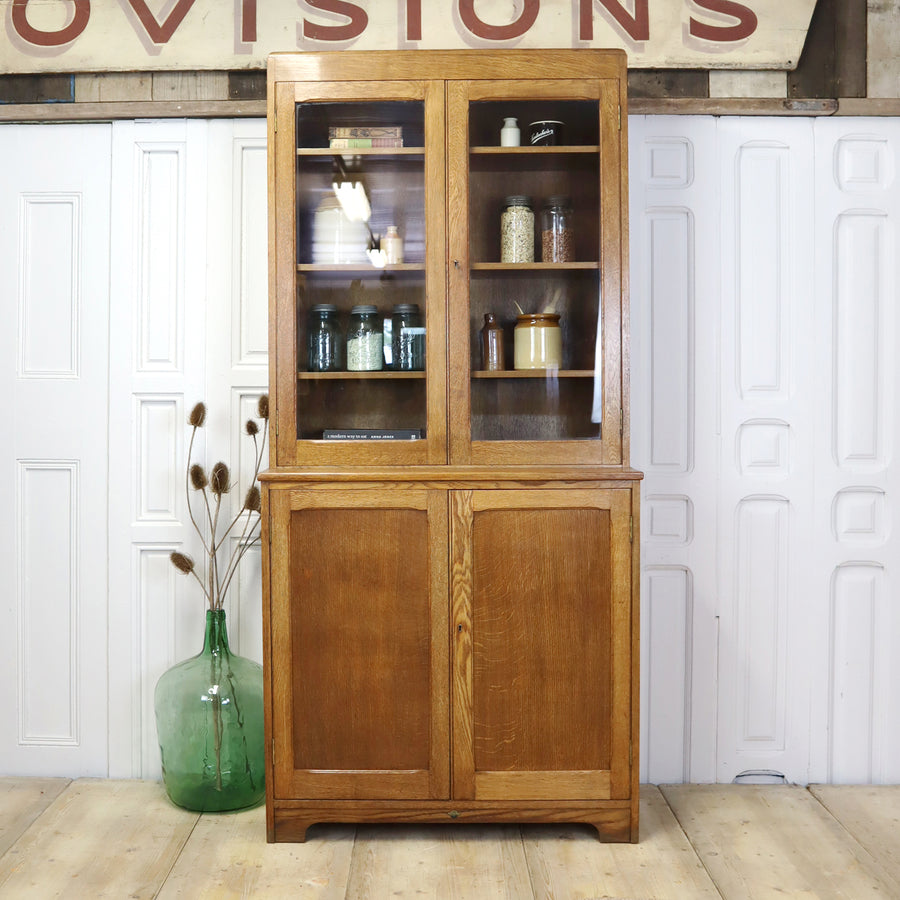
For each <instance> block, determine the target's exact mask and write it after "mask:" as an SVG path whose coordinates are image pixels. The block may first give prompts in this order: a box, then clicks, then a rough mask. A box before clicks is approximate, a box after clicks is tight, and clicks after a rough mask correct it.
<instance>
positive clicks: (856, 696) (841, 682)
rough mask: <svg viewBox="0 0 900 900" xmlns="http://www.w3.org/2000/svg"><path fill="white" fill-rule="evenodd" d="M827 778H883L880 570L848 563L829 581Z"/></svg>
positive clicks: (883, 597) (883, 663) (882, 579)
mask: <svg viewBox="0 0 900 900" xmlns="http://www.w3.org/2000/svg"><path fill="white" fill-rule="evenodd" d="M831 604H832V605H831V633H832V643H831V659H830V669H831V685H830V687H831V695H830V697H831V727H830V729H829V730H830V743H829V757H830V766H829V781H830V782H833V783H845V784H854V783H863V784H867V783H870V782H872V781H875V782H880V781H883V780H884V772H883V770H882V765H883V758H882V757H883V754H882V749H887V748H886V747H883V736H884V730H883V726H884V723H885V713H886V709H885V705H884V697H885V695H886V692H887V684H886V681H885V676H886V675H887V674H888V670H887V659H886V658H885V653H886V651H887V650H888V646H887V641H886V640H885V636H886V634H887V633H888V629H887V626H888V609H887V597H886V590H885V575H884V570H883V569H882V567H881V566H879V565H870V564H860V563H848V564H847V565H844V566H841V567H839V568H838V569H837V570H836V571H835V573H834V577H833V579H832V597H831Z"/></svg>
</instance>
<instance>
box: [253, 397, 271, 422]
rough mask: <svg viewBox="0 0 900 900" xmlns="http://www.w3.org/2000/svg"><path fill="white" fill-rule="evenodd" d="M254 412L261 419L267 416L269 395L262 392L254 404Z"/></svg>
mask: <svg viewBox="0 0 900 900" xmlns="http://www.w3.org/2000/svg"><path fill="white" fill-rule="evenodd" d="M256 412H257V414H258V415H259V417H260V418H261V419H268V418H269V395H268V394H263V395H262V397H260V398H259V403H257V404H256Z"/></svg>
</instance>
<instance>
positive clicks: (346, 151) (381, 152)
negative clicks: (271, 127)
mask: <svg viewBox="0 0 900 900" xmlns="http://www.w3.org/2000/svg"><path fill="white" fill-rule="evenodd" d="M424 153H425V148H424V147H298V148H297V156H422V155H423V154H424Z"/></svg>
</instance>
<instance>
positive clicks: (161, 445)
mask: <svg viewBox="0 0 900 900" xmlns="http://www.w3.org/2000/svg"><path fill="white" fill-rule="evenodd" d="M134 404H135V415H134V423H135V426H136V429H137V433H136V434H135V435H134V438H133V441H132V446H133V448H134V451H135V460H134V472H135V486H136V488H137V497H136V498H135V504H134V505H135V510H136V519H137V520H138V521H160V522H172V523H177V521H178V515H179V514H180V512H181V510H182V506H183V504H182V503H181V502H180V501H181V495H182V494H183V493H184V475H183V473H182V471H181V454H182V434H183V431H184V429H183V427H182V422H183V419H184V412H183V409H182V403H181V397H180V396H175V397H171V396H165V395H162V396H154V395H149V396H148V395H146V394H137V395H135V397H134Z"/></svg>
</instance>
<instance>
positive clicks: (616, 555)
mask: <svg viewBox="0 0 900 900" xmlns="http://www.w3.org/2000/svg"><path fill="white" fill-rule="evenodd" d="M453 509H454V515H453V521H452V529H453V562H454V569H453V571H454V578H453V585H452V587H453V597H454V607H453V609H454V617H455V618H454V623H455V624H454V627H455V634H456V646H455V654H456V655H455V660H454V698H453V702H454V710H453V714H454V724H455V733H456V739H457V743H458V745H459V746H458V751H457V756H456V759H455V769H454V789H455V793H456V795H457V796H462V797H472V798H475V799H497V798H501V797H502V798H516V799H541V798H552V797H557V798H568V799H579V798H580V799H589V798H593V799H605V798H610V797H612V796H613V795H614V790H613V782H614V775H615V776H618V777H621V776H622V774H623V773H624V771H625V769H624V767H627V765H628V748H627V743H626V742H623V741H621V740H620V741H619V742H617V743H614V740H613V735H614V733H615V732H616V728H615V727H614V723H616V722H621V721H625V718H623V717H627V715H628V710H629V704H630V686H629V685H630V661H631V660H630V643H628V642H625V641H620V642H617V643H614V641H613V637H612V636H613V634H615V633H621V634H625V635H627V634H629V633H630V593H631V566H630V553H629V550H628V548H629V547H630V537H629V533H628V527H629V514H630V492H628V491H624V490H623V491H602V490H534V491H526V490H522V491H473V492H458V494H457V495H456V496H455V497H454V500H453ZM623 542H624V551H623ZM620 730H621V729H620ZM617 783H618V782H617Z"/></svg>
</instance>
